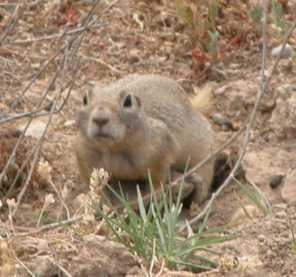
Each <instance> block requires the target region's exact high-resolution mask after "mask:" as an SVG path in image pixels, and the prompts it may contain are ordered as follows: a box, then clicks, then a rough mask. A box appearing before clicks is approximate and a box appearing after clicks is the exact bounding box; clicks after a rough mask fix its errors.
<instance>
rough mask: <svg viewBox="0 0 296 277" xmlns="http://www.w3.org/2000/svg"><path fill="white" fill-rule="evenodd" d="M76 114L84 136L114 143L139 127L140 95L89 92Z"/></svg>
mask: <svg viewBox="0 0 296 277" xmlns="http://www.w3.org/2000/svg"><path fill="white" fill-rule="evenodd" d="M83 102H84V107H83V109H82V110H81V111H80V113H79V116H78V123H79V127H80V130H81V132H82V134H83V135H84V136H86V137H87V139H89V140H90V141H92V142H94V143H95V144H96V145H99V146H106V147H116V146H119V145H121V144H122V143H125V142H126V141H127V140H128V139H129V138H130V137H131V136H134V135H136V134H137V131H138V130H140V129H141V127H142V116H141V115H142V106H141V101H140V99H139V98H138V97H137V96H135V95H133V94H131V93H128V92H126V91H125V90H122V91H120V92H119V93H114V94H113V93H100V92H95V93H89V95H88V96H86V97H85V98H84V101H83Z"/></svg>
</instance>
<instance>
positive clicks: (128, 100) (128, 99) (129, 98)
mask: <svg viewBox="0 0 296 277" xmlns="http://www.w3.org/2000/svg"><path fill="white" fill-rule="evenodd" d="M132 104H133V101H132V96H131V95H130V94H128V95H127V96H126V97H125V98H124V100H123V107H125V108H130V107H131V106H132Z"/></svg>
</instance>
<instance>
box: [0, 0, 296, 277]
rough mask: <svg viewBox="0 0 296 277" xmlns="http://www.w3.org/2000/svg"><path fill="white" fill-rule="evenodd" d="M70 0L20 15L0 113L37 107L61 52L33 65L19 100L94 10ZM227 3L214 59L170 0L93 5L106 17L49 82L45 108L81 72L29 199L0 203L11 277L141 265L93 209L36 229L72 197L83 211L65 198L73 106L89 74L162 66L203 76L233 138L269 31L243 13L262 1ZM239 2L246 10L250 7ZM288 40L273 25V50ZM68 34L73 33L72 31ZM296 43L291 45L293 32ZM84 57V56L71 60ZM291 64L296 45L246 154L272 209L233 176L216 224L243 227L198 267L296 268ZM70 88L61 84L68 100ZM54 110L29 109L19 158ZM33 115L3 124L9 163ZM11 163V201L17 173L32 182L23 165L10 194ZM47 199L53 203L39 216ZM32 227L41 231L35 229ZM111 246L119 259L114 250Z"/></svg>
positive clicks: (55, 217) (6, 10)
mask: <svg viewBox="0 0 296 277" xmlns="http://www.w3.org/2000/svg"><path fill="white" fill-rule="evenodd" d="M2 2H3V3H4V4H3V5H2V4H1V5H0V30H1V32H2V31H4V30H5V26H7V24H9V22H10V20H11V14H12V13H13V11H14V6H13V5H10V4H9V3H10V1H2ZM32 2H33V1H32ZM37 2H39V1H37ZM62 2H63V1H43V2H42V3H41V2H40V3H37V4H35V5H32V6H29V5H27V6H24V7H21V8H20V10H19V20H18V23H17V24H16V25H15V26H14V28H13V30H12V31H11V33H10V34H9V36H8V37H7V38H6V40H5V41H4V42H3V43H2V44H1V43H0V68H1V72H0V76H1V87H0V122H1V120H3V119H5V118H6V116H7V115H11V114H14V113H16V112H29V111H32V110H33V109H34V108H36V107H38V103H39V101H40V99H41V98H42V93H43V91H44V88H46V87H47V86H48V84H49V80H50V78H52V77H53V76H54V73H55V72H56V70H57V68H58V67H59V66H60V64H61V63H62V59H55V60H54V61H53V62H52V63H51V64H50V65H49V67H48V68H47V69H46V70H45V71H43V72H42V73H41V74H39V75H38V76H37V81H36V82H35V83H34V85H33V86H32V87H30V89H29V90H28V91H27V92H26V93H25V95H24V96H23V97H22V98H21V99H22V101H16V99H18V100H19V99H20V98H19V96H20V95H21V94H22V91H23V89H24V88H25V87H26V86H27V85H28V84H29V83H30V80H32V78H34V76H36V74H37V73H38V71H39V69H40V67H42V65H43V64H44V63H45V62H46V61H48V60H49V58H50V57H52V56H53V55H55V54H56V53H58V49H60V48H61V47H62V46H63V45H64V43H63V42H61V41H60V40H59V39H58V37H57V36H56V34H57V33H58V32H61V30H63V29H64V27H65V26H66V25H69V26H70V27H72V28H76V27H77V24H78V22H80V21H81V19H82V18H84V17H85V16H86V15H87V13H88V12H89V10H90V7H91V2H92V1H68V2H67V1H64V2H65V3H66V2H67V3H68V4H67V3H66V4H65V3H62ZM222 2H223V1H222ZM229 2H231V3H228V4H226V3H224V6H223V12H224V15H223V16H222V15H221V16H220V18H219V24H220V25H221V26H222V27H221V28H222V30H221V33H223V37H222V38H221V49H222V48H223V51H221V52H219V55H220V56H219V58H218V59H215V58H214V57H213V56H211V55H210V54H208V53H201V52H200V48H199V47H197V46H199V43H198V41H196V38H194V37H193V36H192V32H193V31H194V28H193V27H190V26H189V25H188V24H186V23H184V20H181V19H180V17H179V16H178V15H177V14H176V11H175V6H174V5H173V3H172V2H170V1H151V2H150V1H135V0H121V1H114V2H111V4H110V3H109V4H107V2H106V3H105V2H104V1H101V3H100V4H99V5H98V7H97V8H96V9H95V16H96V18H97V20H98V22H99V25H100V26H98V27H94V28H91V29H90V31H89V32H88V33H87V34H86V35H85V37H84V41H83V42H82V45H81V47H80V49H79V51H78V52H77V55H76V56H74V57H75V58H73V60H71V62H70V61H69V63H68V64H67V65H66V66H67V73H66V74H65V76H59V78H58V80H57V82H56V83H55V85H54V86H49V87H50V90H49V91H50V92H49V94H48V96H47V97H46V99H45V102H46V104H47V106H48V107H49V108H48V109H47V112H48V110H49V109H50V105H52V102H53V98H54V97H55V95H57V94H58V93H59V89H60V88H61V87H62V86H63V85H65V83H66V82H67V81H69V80H70V79H71V76H72V75H73V76H74V74H76V75H75V85H74V89H73V91H72V93H71V95H70V97H69V99H67V102H66V105H65V106H64V107H63V109H62V111H61V112H60V113H58V114H57V115H54V116H53V119H52V122H51V124H50V126H49V129H48V131H47V133H46V135H45V138H44V140H43V144H42V148H41V154H40V156H39V158H38V159H39V160H38V163H37V165H38V166H37V168H36V170H35V171H34V174H33V178H32V181H31V182H30V184H29V186H28V188H27V190H26V192H25V195H24V198H23V201H22V202H21V204H20V206H19V207H18V209H17V211H16V213H15V215H14V216H13V220H12V219H11V218H9V217H8V214H9V213H10V212H11V209H13V207H15V206H14V203H12V204H10V205H9V208H8V207H7V206H5V205H3V207H2V208H1V210H0V211H1V214H0V231H1V236H3V237H5V235H10V234H15V235H16V237H11V239H9V240H7V241H6V240H5V241H1V243H0V264H1V266H0V272H1V274H0V275H1V276H13V273H14V272H15V271H16V270H18V272H22V273H20V274H23V275H21V276H25V273H24V272H26V270H25V269H24V268H25V266H24V264H25V265H26V266H27V267H29V268H30V269H31V270H32V271H34V273H35V274H36V275H38V274H41V275H42V274H43V276H55V275H56V274H58V272H61V271H62V272H64V274H65V276H67V272H70V273H71V274H72V276H103V275H104V276H106V275H107V276H123V275H128V276H140V275H143V274H144V272H145V269H144V268H143V266H142V265H141V261H140V260H139V259H138V258H137V257H134V256H133V255H131V254H130V253H128V252H127V250H125V249H124V248H123V247H122V246H120V245H117V244H115V243H114V244H113V242H112V243H111V242H109V241H108V240H106V238H105V237H104V236H103V235H105V233H104V231H103V230H100V224H99V223H97V222H95V221H94V220H92V219H89V220H83V221H79V223H77V224H73V225H71V226H70V227H69V228H66V229H65V228H63V227H58V228H54V227H55V226H53V227H52V228H50V229H49V230H42V229H41V230H40V229H38V228H39V227H40V226H44V224H47V223H54V222H58V221H60V220H62V219H65V205H66V206H69V207H70V208H69V209H70V212H71V215H73V213H74V212H76V213H77V214H78V210H79V205H80V204H81V201H79V199H76V200H75V201H70V203H69V202H67V201H66V200H65V201H66V204H65V203H64V201H61V199H68V196H69V195H70V194H71V191H72V190H74V189H75V188H77V186H78V187H79V186H80V181H79V176H78V172H77V167H76V161H75V157H74V154H73V143H72V141H73V138H74V136H75V133H76V131H77V129H76V125H75V119H76V114H77V111H78V109H79V106H80V105H82V98H83V95H84V94H85V92H86V90H87V87H88V86H89V82H90V81H95V82H98V83H101V84H103V83H108V82H112V80H114V79H117V78H119V77H121V76H124V75H126V74H128V73H134V72H137V73H157V74H162V75H165V76H169V77H171V78H173V79H175V80H178V81H179V82H180V84H181V85H182V86H183V87H184V88H185V89H186V91H188V94H189V95H192V94H193V93H194V92H198V91H199V90H201V88H202V87H203V86H204V85H205V84H206V83H207V84H208V85H209V86H210V100H209V101H210V103H211V105H210V106H211V108H210V109H209V110H207V112H206V115H207V116H208V117H209V118H210V120H211V123H212V125H213V127H214V129H215V131H216V132H217V137H218V140H219V142H220V143H222V142H224V141H226V140H227V139H228V138H229V137H230V136H231V135H232V134H234V133H235V132H237V130H238V129H239V128H241V127H242V126H243V124H244V122H245V121H246V119H247V117H248V116H249V114H250V112H251V110H252V108H253V105H254V103H255V99H256V94H257V92H258V90H259V89H260V65H261V50H260V49H261V46H260V45H261V44H260V43H261V39H260V36H259V35H258V33H256V30H255V29H256V28H255V27H254V26H253V25H252V23H251V22H250V20H249V19H247V17H246V14H245V12H243V11H244V8H250V7H251V6H252V5H254V3H253V2H254V1H250V2H249V1H229ZM237 2H240V6H237V4H236V3H237ZM242 2H244V3H245V4H243V3H242ZM283 2H285V1H283ZM287 2H289V4H287V8H286V10H285V16H286V17H287V18H288V19H289V20H291V21H292V20H294V21H295V14H293V11H295V10H296V9H295V6H296V3H295V1H287ZM69 3H70V4H69ZM244 5H246V6H244ZM233 10H234V11H235V10H237V11H238V13H241V14H242V18H239V16H238V13H236V12H233ZM237 22H240V23H241V24H237ZM251 30H252V31H251ZM231 34H232V35H231ZM233 34H240V36H239V35H233ZM259 34H260V33H259ZM40 38H41V39H40ZM280 39H281V34H280V32H278V30H276V29H273V27H272V26H271V27H270V29H269V42H270V44H269V48H268V53H269V54H270V51H271V49H272V47H274V46H277V45H279V44H280V41H281V40H280ZM61 40H62V41H66V40H65V38H62V39H61ZM289 43H290V44H291V45H292V47H295V45H296V35H295V32H294V34H293V35H292V37H291V39H290V41H289ZM69 57H70V58H71V57H72V56H71V55H69ZM268 58H269V59H268V65H267V72H266V73H267V74H268V72H270V70H271V68H272V65H273V62H274V58H273V57H271V56H270V55H268ZM78 60H79V63H80V64H79V67H78V71H75V70H76V69H75V65H76V64H77V61H78ZM295 70H296V69H295V55H294V58H293V57H290V58H289V59H285V60H283V62H282V63H281V64H280V66H279V67H278V68H277V71H276V74H275V75H274V77H273V78H272V81H271V83H270V86H269V88H268V92H267V94H266V95H265V96H264V98H263V102H262V105H261V106H260V109H259V111H258V114H257V117H256V126H255V128H254V129H253V130H252V133H251V142H250V144H249V146H248V149H247V150H248V151H247V154H246V156H245V159H244V160H243V169H244V171H245V176H246V179H247V180H248V181H249V182H251V183H254V184H256V185H257V186H258V187H259V189H260V190H261V191H262V192H263V193H264V195H265V197H266V198H267V199H268V201H269V202H270V204H271V206H272V210H273V213H272V214H268V215H267V214H264V212H262V210H261V209H260V207H259V206H258V205H255V203H254V201H252V200H251V199H250V198H249V197H247V195H246V193H244V192H243V191H242V189H240V186H239V185H238V184H237V183H236V182H233V183H232V184H231V185H230V186H228V187H227V188H226V189H225V191H223V192H222V194H221V195H219V197H218V199H217V201H216V202H215V203H214V209H213V212H212V214H211V216H210V219H209V225H210V226H224V225H225V224H229V232H234V231H235V232H237V233H238V234H239V237H238V238H237V239H235V240H234V241H230V242H227V243H224V244H222V245H221V246H219V248H220V250H222V251H221V253H222V254H221V255H220V257H219V260H218V261H219V264H220V266H219V268H218V269H215V270H213V271H210V272H204V273H200V276H272V277H276V276H296V271H295V266H294V265H295V264H296V242H295V238H294V232H296V217H295V215H296V206H295V203H296V184H295V182H296V159H295V157H296V147H295V146H296V125H295V122H296V74H295ZM65 80H66V81H65ZM65 97H66V96H65V93H64V94H63V95H62V97H61V99H65ZM61 99H60V100H59V101H62V100H61ZM47 120H48V115H47V116H44V117H38V118H37V119H34V120H33V122H32V124H31V126H30V128H29V130H28V131H27V135H26V138H25V140H24V141H23V143H22V145H21V148H20V149H19V150H18V152H17V156H16V159H15V160H14V164H15V167H16V169H17V168H18V167H20V165H21V163H22V161H23V160H24V159H25V157H26V156H27V155H28V153H29V152H30V150H31V149H32V148H33V147H34V145H35V144H36V142H37V141H38V139H39V138H40V136H42V132H43V130H44V128H45V127H46V124H47ZM26 122H27V119H20V120H14V121H13V122H9V123H5V124H3V123H2V124H1V129H0V150H1V156H0V169H1V170H2V169H3V168H4V165H5V162H6V161H7V158H8V157H9V154H10V153H11V151H12V149H13V146H14V145H15V144H16V141H17V137H18V134H17V132H19V131H21V130H23V129H24V128H25V127H24V126H25V124H26ZM12 130H18V131H12ZM241 141H242V140H241V139H239V140H237V141H236V142H235V143H234V144H233V145H232V146H230V147H229V148H228V149H226V151H227V152H229V153H233V152H237V150H238V149H239V147H240V145H241ZM74 147H75V145H74ZM11 171H12V172H10V173H11V175H8V177H7V178H6V180H4V182H3V183H2V184H1V188H0V193H1V199H4V198H3V197H4V196H7V197H6V198H8V199H10V200H11V199H13V197H16V196H17V195H19V193H20V191H21V189H22V186H21V184H23V183H24V182H25V179H26V174H25V175H24V176H21V181H23V182H21V181H19V182H17V184H16V187H15V189H14V190H12V191H11V192H10V194H9V195H6V193H7V188H8V184H10V182H11V180H12V179H11V178H12V177H11V176H14V175H13V172H14V171H15V168H14V169H12V170H11ZM28 171H29V168H28V169H27V173H28ZM57 192H58V193H57ZM48 195H53V197H54V201H55V202H54V204H53V203H51V201H50V200H48V199H49V197H48ZM44 199H47V200H44ZM45 203H46V205H47V206H46V209H45V210H46V211H45V213H44V214H43V217H42V221H41V222H39V220H38V218H39V215H40V212H41V210H42V209H43V208H44V205H45ZM64 204H65V205H64ZM80 210H81V209H80ZM265 212H266V211H265ZM37 222H39V224H38V223H37ZM37 227H38V228H37ZM36 228H37V229H38V230H39V231H38V232H37V233H34V232H35V231H36V230H37V229H36ZM34 230H35V231H34ZM20 234H26V236H25V237H24V236H22V235H20ZM101 249H107V250H106V251H105V253H107V256H101ZM110 249H111V250H110ZM102 251H103V250H102ZM119 254H120V255H119ZM115 256H120V259H117V260H116V261H114V257H115ZM78 264H79V266H78ZM98 264H99V265H100V266H98ZM110 265H114V266H110ZM65 272H66V273H65ZM160 276H191V273H189V272H182V273H181V272H179V273H177V272H170V271H168V270H166V269H165V268H164V269H162V272H160ZM192 276H196V275H192Z"/></svg>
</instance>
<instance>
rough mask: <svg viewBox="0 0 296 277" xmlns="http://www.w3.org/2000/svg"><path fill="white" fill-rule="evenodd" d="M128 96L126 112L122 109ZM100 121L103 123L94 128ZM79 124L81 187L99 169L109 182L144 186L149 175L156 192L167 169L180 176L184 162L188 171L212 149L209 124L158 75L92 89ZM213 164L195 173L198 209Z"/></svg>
mask: <svg viewBox="0 0 296 277" xmlns="http://www.w3.org/2000/svg"><path fill="white" fill-rule="evenodd" d="M128 95H130V96H131V99H132V105H131V107H130V108H129V107H128V108H126V107H125V106H124V104H123V103H125V101H126V100H127V96H128ZM128 100H129V99H128ZM127 102H129V101H127ZM127 104H130V103H127ZM94 119H95V120H94ZM102 120H105V121H107V123H105V124H104V125H103V126H101V125H100V124H99V125H98V124H97V123H96V122H102ZM78 121H79V126H80V128H79V129H80V131H79V134H78V136H77V140H76V147H75V149H76V154H77V159H78V165H79V169H80V173H81V176H82V178H83V181H84V182H85V183H88V182H89V178H90V174H91V172H92V169H93V168H104V169H105V170H107V171H109V172H110V174H111V176H112V178H113V179H114V180H143V179H147V172H148V171H150V173H151V176H152V179H153V181H154V182H155V184H156V186H157V185H159V184H160V183H161V182H166V181H167V178H168V175H169V171H170V169H173V170H177V171H181V172H182V171H183V170H184V169H185V165H186V163H187V162H189V168H190V167H192V166H194V165H196V164H197V163H198V162H200V161H201V160H203V159H204V158H205V157H206V156H207V155H208V154H210V153H211V151H213V149H214V144H215V142H214V132H213V131H212V129H211V126H210V124H209V122H208V121H207V120H206V119H205V117H204V116H203V115H201V114H200V113H199V112H198V111H196V110H195V109H194V108H193V106H192V104H191V103H190V101H189V99H188V97H187V96H186V94H185V92H184V90H183V89H182V88H181V86H179V84H178V83H177V82H175V81H173V80H171V79H168V78H165V77H161V76H158V75H130V76H127V77H125V78H123V79H121V80H119V81H116V82H114V83H112V84H111V85H109V86H106V87H105V88H103V89H98V90H96V89H95V90H94V95H93V96H92V97H91V99H90V103H89V104H88V105H87V106H86V107H85V108H83V109H82V110H81V112H80V113H79V118H78ZM106 135H107V137H106ZM213 164H214V161H210V162H209V163H208V164H206V165H205V166H204V167H202V168H201V169H200V170H199V171H198V175H199V176H200V177H201V179H202V185H200V183H199V185H198V187H196V189H195V197H194V198H195V200H196V201H197V202H198V203H200V202H202V201H204V200H205V199H206V198H207V196H208V194H209V187H210V183H211V180H212V177H213Z"/></svg>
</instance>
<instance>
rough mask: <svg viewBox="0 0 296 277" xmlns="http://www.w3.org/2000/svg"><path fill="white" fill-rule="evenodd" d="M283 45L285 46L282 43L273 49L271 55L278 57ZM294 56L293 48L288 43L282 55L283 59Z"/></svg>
mask: <svg viewBox="0 0 296 277" xmlns="http://www.w3.org/2000/svg"><path fill="white" fill-rule="evenodd" d="M282 47H283V45H282V44H281V45H279V46H277V47H274V48H273V49H272V50H271V55H272V56H273V57H275V58H277V57H278V56H279V55H280V54H281V50H282ZM292 56H293V48H292V47H291V45H290V44H288V43H287V44H286V45H285V48H284V50H283V53H282V55H281V58H282V59H288V58H291V57H292Z"/></svg>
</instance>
